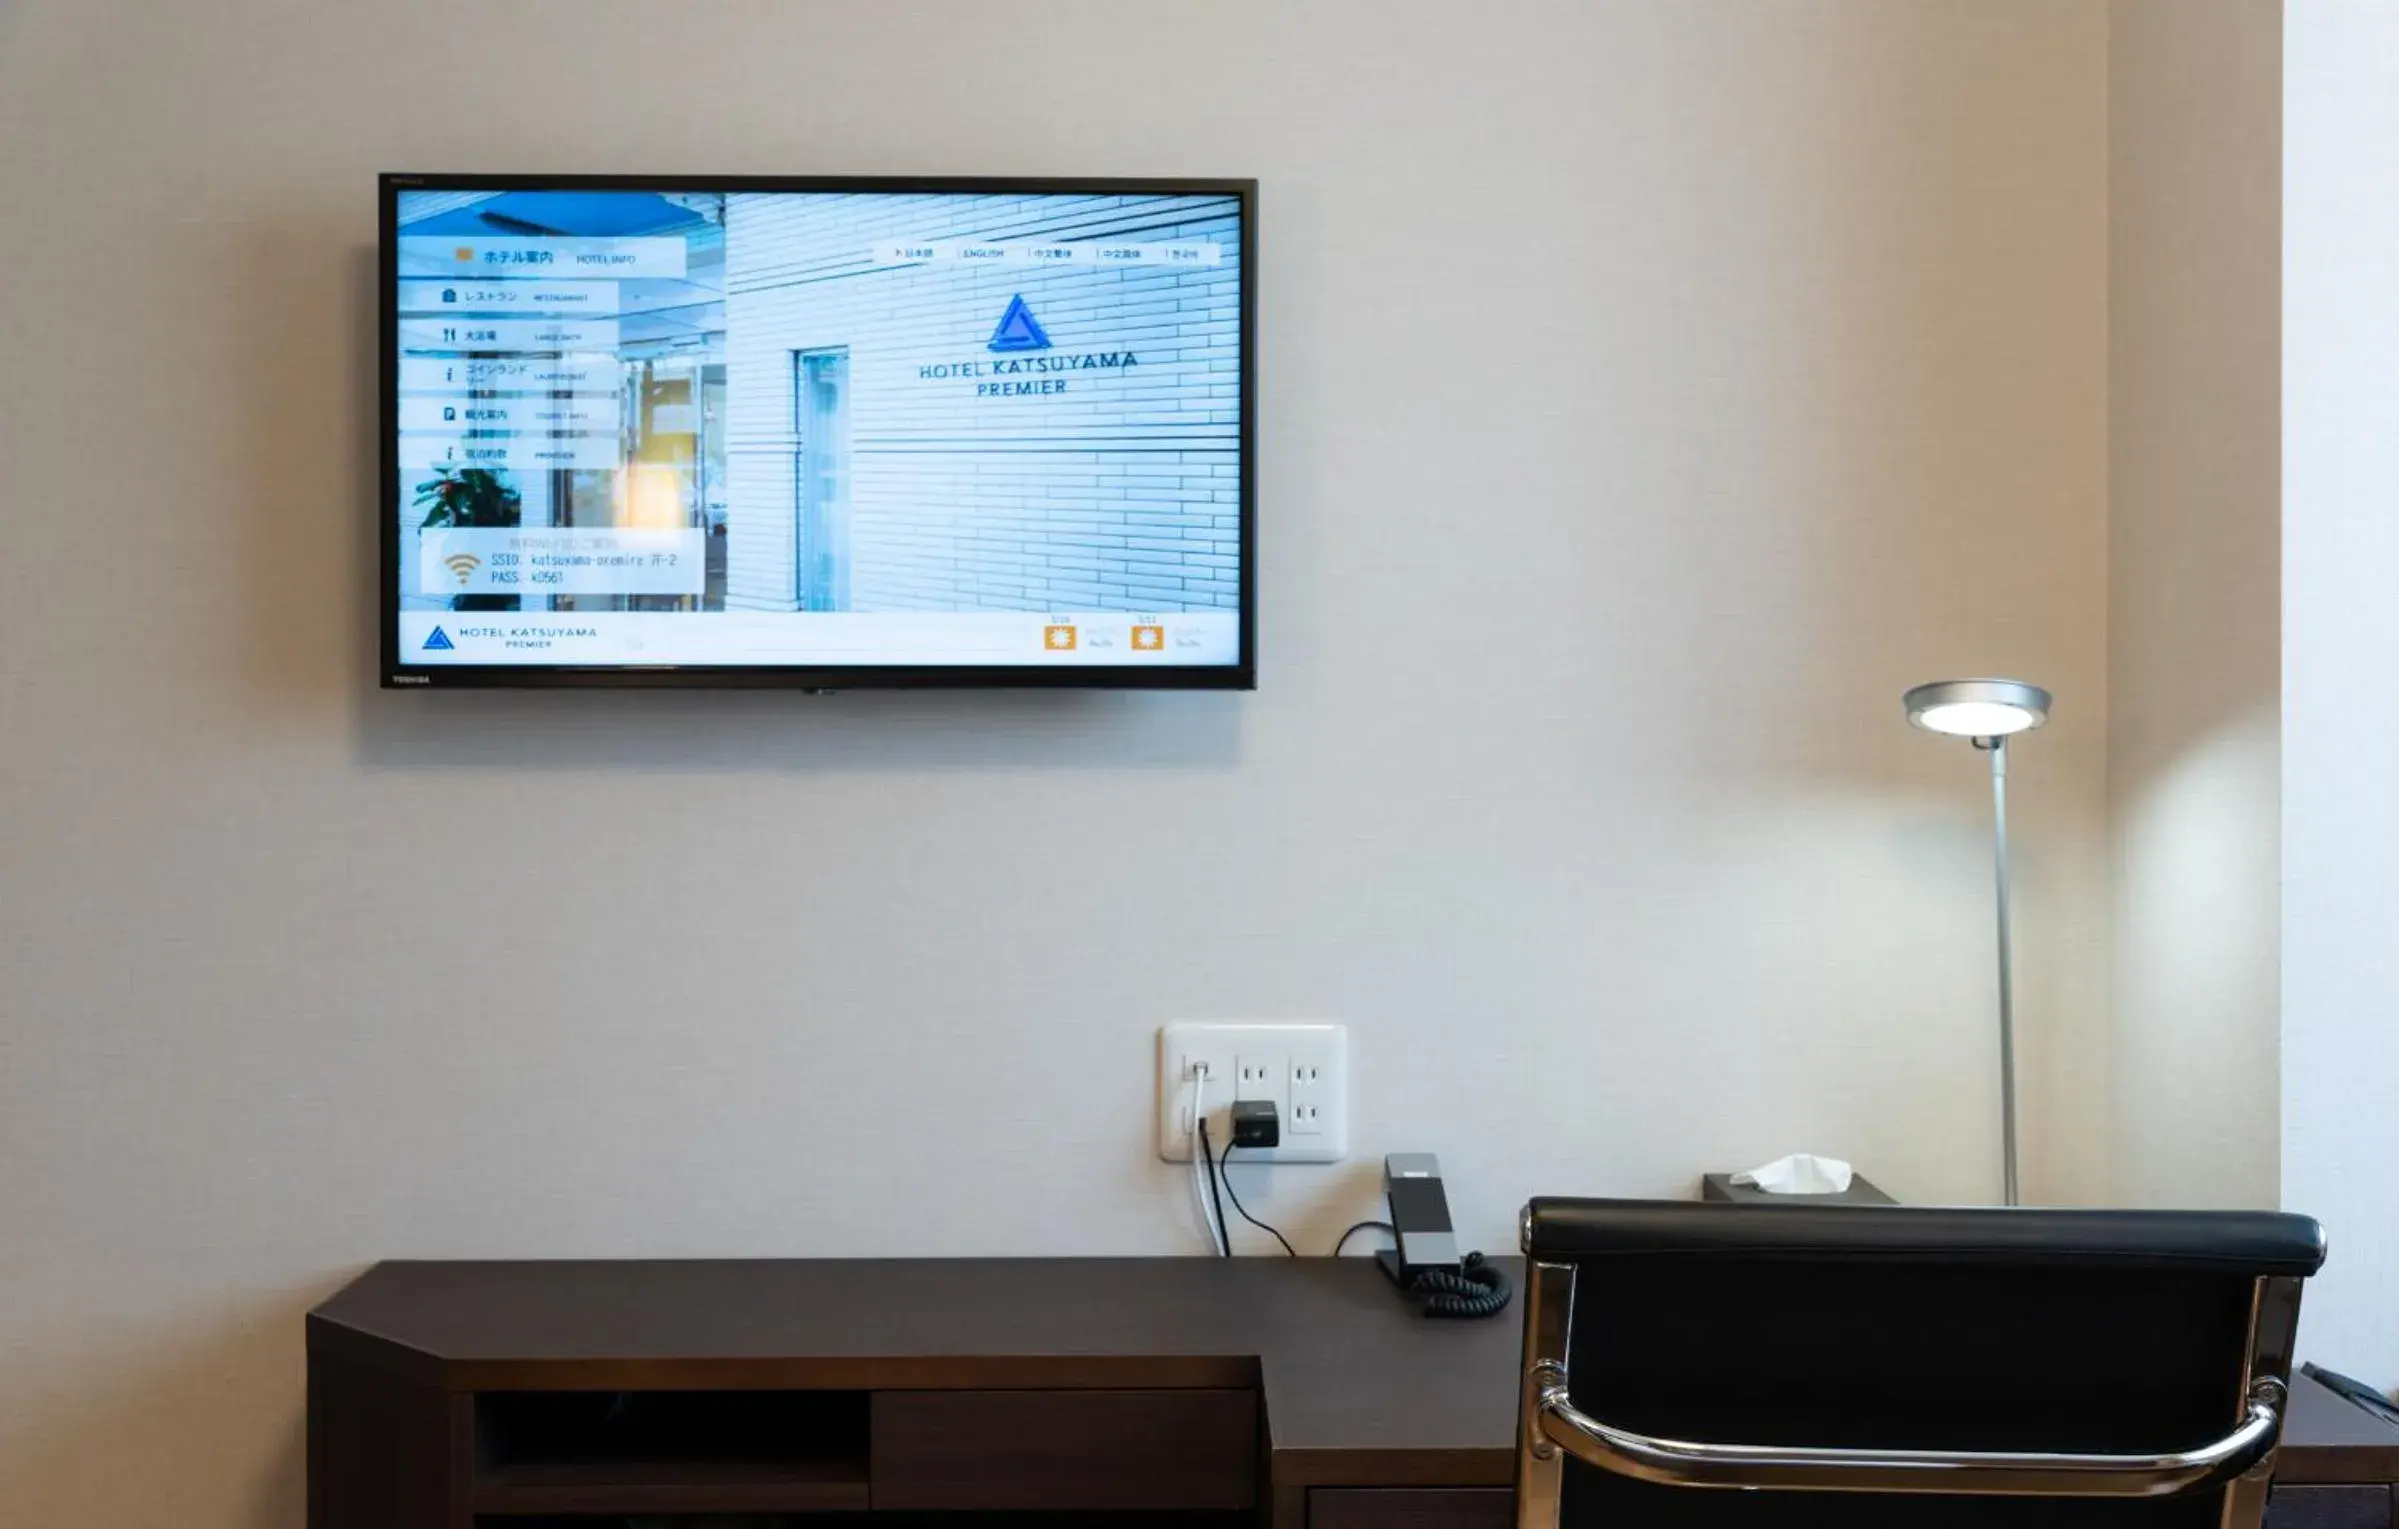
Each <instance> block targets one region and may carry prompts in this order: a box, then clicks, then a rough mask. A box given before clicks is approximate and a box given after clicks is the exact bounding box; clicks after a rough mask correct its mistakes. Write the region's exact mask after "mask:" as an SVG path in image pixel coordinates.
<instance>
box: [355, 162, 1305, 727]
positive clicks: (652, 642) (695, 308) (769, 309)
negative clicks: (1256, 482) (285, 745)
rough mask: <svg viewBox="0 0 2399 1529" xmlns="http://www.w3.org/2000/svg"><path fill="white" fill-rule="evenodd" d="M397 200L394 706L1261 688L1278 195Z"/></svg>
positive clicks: (389, 635) (392, 182)
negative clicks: (1260, 468)
mask: <svg viewBox="0 0 2399 1529" xmlns="http://www.w3.org/2000/svg"><path fill="white" fill-rule="evenodd" d="M382 198H383V201H382V227H383V241H382V286H383V309H384V311H383V331H384V344H385V355H384V378H383V450H384V454H385V460H384V475H383V481H384V483H385V484H386V486H387V490H388V492H389V494H390V499H389V501H388V502H387V503H386V504H385V505H384V506H383V507H382V509H381V515H382V519H383V542H384V558H383V632H382V645H383V658H384V663H383V682H384V684H385V685H386V686H442V685H591V684H599V685H609V684H617V685H661V684H666V685H672V684H696V685H727V684H730V685H744V684H747V685H758V684H769V685H791V686H803V687H811V688H817V687H824V688H830V687H836V686H844V685H861V684H916V685H957V684H996V685H1135V686H1214V687H1226V688H1248V687H1249V686H1251V685H1253V684H1254V683H1255V675H1256V651H1255V644H1254V640H1253V629H1254V626H1255V614H1256V612H1255V603H1256V602H1255V590H1256V587H1257V569H1256V566H1255V559H1254V557H1253V550H1254V548H1255V546H1256V526H1255V522H1254V518H1253V515H1252V500H1253V495H1252V483H1251V467H1250V452H1249V444H1250V438H1251V423H1252V419H1253V417H1254V409H1253V400H1252V396H1251V392H1252V386H1251V379H1252V370H1253V368H1252V355H1251V339H1252V328H1253V325H1252V311H1253V301H1254V295H1255V294H1254V290H1253V281H1252V271H1253V270H1254V264H1255V255H1256V234H1257V228H1256V213H1255V207H1256V186H1255V183H1254V182H1248V181H1205V182H1203V181H1084V182H1068V181H1000V180H965V179H943V180H869V179H849V178H843V179H771V180H769V179H716V180H700V179H685V178H673V179H633V178H620V177H551V178H545V179H532V178H520V177H513V176H511V177H498V176H487V175H454V176H453V175H387V176H385V177H383V183H382Z"/></svg>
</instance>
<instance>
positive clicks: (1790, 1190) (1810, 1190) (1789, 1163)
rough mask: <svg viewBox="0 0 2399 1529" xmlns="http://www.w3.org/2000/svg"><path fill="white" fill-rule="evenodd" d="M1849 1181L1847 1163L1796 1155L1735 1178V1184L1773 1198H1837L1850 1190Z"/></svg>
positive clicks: (1798, 1153)
mask: <svg viewBox="0 0 2399 1529" xmlns="http://www.w3.org/2000/svg"><path fill="white" fill-rule="evenodd" d="M1849 1179H1850V1169H1849V1165H1848V1164H1847V1163H1845V1162H1843V1161H1841V1160H1840V1159H1839V1158H1837V1157H1818V1156H1817V1155H1816V1154H1815V1153H1813V1152H1794V1153H1792V1154H1791V1155H1790V1156H1789V1157H1778V1158H1776V1159H1775V1160H1774V1161H1773V1162H1771V1163H1766V1164H1763V1165H1761V1166H1759V1167H1756V1168H1752V1169H1750V1170H1749V1171H1748V1172H1747V1173H1736V1174H1734V1175H1733V1182H1734V1183H1736V1184H1746V1185H1754V1186H1756V1187H1757V1188H1759V1189H1763V1190H1764V1191H1766V1193H1768V1194H1770V1195H1837V1194H1839V1193H1840V1192H1841V1191H1843V1190H1845V1189H1847V1188H1848V1187H1849Z"/></svg>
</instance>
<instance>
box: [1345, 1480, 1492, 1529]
mask: <svg viewBox="0 0 2399 1529" xmlns="http://www.w3.org/2000/svg"><path fill="white" fill-rule="evenodd" d="M1515 1520H1516V1494H1515V1493H1514V1492H1512V1491H1510V1490H1508V1489H1507V1488H1506V1487H1375V1488H1371V1489H1369V1488H1363V1487H1318V1488H1317V1489H1316V1490H1315V1491H1313V1492H1310V1493H1309V1494H1308V1529H1509V1526H1510V1525H1511V1524H1513V1523H1514V1522H1515Z"/></svg>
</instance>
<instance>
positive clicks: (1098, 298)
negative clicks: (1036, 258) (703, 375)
mask: <svg viewBox="0 0 2399 1529" xmlns="http://www.w3.org/2000/svg"><path fill="white" fill-rule="evenodd" d="M725 219H726V240H725V244H726V284H727V288H728V297H727V306H726V328H727V331H728V333H727V338H726V349H727V366H728V374H727V380H728V389H727V391H728V398H729V403H728V429H729V434H728V442H727V445H728V452H729V471H730V475H731V485H730V487H731V494H730V500H731V509H730V518H729V525H728V577H727V600H726V603H727V605H728V606H729V607H731V608H734V609H748V610H786V611H787V610H794V609H797V608H798V607H799V604H800V600H799V587H798V585H799V581H798V576H797V569H798V566H799V561H800V556H801V554H802V553H803V552H804V551H805V550H806V549H804V548H801V547H799V546H798V545H797V542H798V527H799V513H798V505H797V496H796V483H797V470H798V466H799V462H800V459H801V453H802V451H803V449H804V447H805V445H806V443H805V442H803V441H802V440H801V439H800V431H799V425H798V420H797V411H796V408H795V392H796V386H797V382H796V379H797V371H798V368H797V366H796V363H795V358H796V357H797V355H798V354H799V353H800V352H802V351H811V350H822V349H830V348H835V347H847V349H848V351H849V358H850V366H849V375H850V384H849V385H850V401H849V418H850V434H851V443H852V444H851V458H850V608H851V609H854V610H862V611H877V610H882V611H893V610H1074V611H1092V610H1130V611H1179V610H1212V609H1232V608H1235V607H1237V606H1238V605H1239V603H1240V600H1239V596H1240V589H1239V555H1238V554H1239V542H1240V498H1241V493H1240V490H1241V484H1240V476H1239V475H1240V470H1241V466H1240V457H1239V449H1238V445H1239V431H1240V404H1241V399H1240V357H1239V351H1238V340H1239V329H1240V291H1239V270H1240V264H1239V251H1238V239H1239V233H1240V230H1239V223H1238V218H1237V204H1236V203H1235V202H1233V201H1232V200H1230V199H1226V198H1204V199H1203V198H1191V197H1177V198H1164V197H1089V198H1082V197H1078V198H1072V199H1066V198H1059V197H1041V198H1019V197H1004V196H994V197H977V198H972V199H961V198H958V197H934V196H890V195H879V196H846V195H842V196H835V195H826V196H790V195H784V196H735V197H732V198H729V199H728V201H727V205H726V213H725ZM952 239H977V240H994V241H998V240H1010V241H1047V242H1059V243H1064V242H1076V241H1083V240H1098V239H1126V240H1139V241H1143V242H1152V243H1164V242H1171V241H1207V242H1212V243H1214V244H1217V245H1219V246H1220V247H1221V248H1222V250H1223V258H1222V261H1221V263H1220V264H1218V265H1216V266H1214V267H1212V268H1207V269H1193V270H1183V269H1168V268H1163V267H1152V266H1143V267H1128V268H1117V269H1094V268H1091V267H1087V266H1080V265H1077V266H1070V267H1065V268H1048V269H1043V268H1028V267H1026V266H1024V265H1020V264H1009V265H995V266H990V267H961V266H959V265H957V264H954V263H949V262H936V263H931V264H918V265H891V264H886V263H883V262H882V261H880V260H879V259H878V258H876V257H875V256H874V255H873V254H872V253H871V252H872V251H874V250H875V248H876V247H877V246H879V245H882V244H887V243H898V242H913V241H934V240H952ZM1019 294H1021V295H1022V296H1023V297H1024V299H1025V302H1026V303H1027V305H1028V306H1029V307H1030V308H1031V309H1032V312H1033V314H1034V317H1035V318H1036V320H1037V321H1038V322H1039V324H1040V325H1041V327H1042V329H1043V330H1044V331H1045V332H1046V333H1047V335H1048V337H1049V340H1050V348H1049V349H1048V350H1047V351H1043V352H1039V353H1038V354H1040V355H1043V356H1046V357H1051V358H1071V357H1078V356H1085V355H1091V356H1108V355H1118V356H1129V357H1130V358H1131V364H1129V365H1127V364H1122V363H1119V364H1116V365H1112V366H1093V367H1089V368H1082V369H1074V370H1068V371H1065V372H1062V373H1057V374H1054V380H1056V381H1058V382H1060V383H1062V384H1063V387H1062V389H1061V390H1059V391H1055V392H1051V393H1030V394H1007V395H1000V394H994V393H979V392H978V383H979V382H1004V381H1009V380H1015V379H1013V378H1009V377H1005V376H1003V377H997V378H995V377H991V376H989V375H988V367H989V364H990V363H992V362H993V361H995V360H1005V359H1007V358H1005V357H995V356H994V355H993V354H992V353H991V352H990V351H989V350H988V349H987V348H986V346H987V344H988V342H989V341H990V339H991V337H992V333H993V330H994V329H995V328H996V327H997V326H998V324H999V322H1000V318H1001V315H1002V314H1003V313H1005V312H1006V310H1007V307H1008V303H1009V300H1010V298H1011V297H1014V296H1016V295H1019ZM960 363H983V365H984V367H985V368H986V374H985V375H983V376H981V377H977V376H974V375H971V374H969V375H960V374H959V372H958V371H957V370H955V369H956V368H958V367H959V365H960ZM945 368H950V369H952V370H947V371H945V370H944V369H945ZM1044 375H1045V376H1050V375H1052V374H1044Z"/></svg>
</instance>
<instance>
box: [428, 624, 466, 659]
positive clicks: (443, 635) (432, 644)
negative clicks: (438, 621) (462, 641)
mask: <svg viewBox="0 0 2399 1529" xmlns="http://www.w3.org/2000/svg"><path fill="white" fill-rule="evenodd" d="M457 646H458V644H456V643H454V642H452V641H451V640H450V634H449V633H447V632H445V631H443V630H442V629H441V628H440V627H435V628H434V629H433V635H432V636H430V637H428V638H426V639H425V651H426V652H428V653H447V652H449V651H450V650H451V649H453V648H455V647H457Z"/></svg>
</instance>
